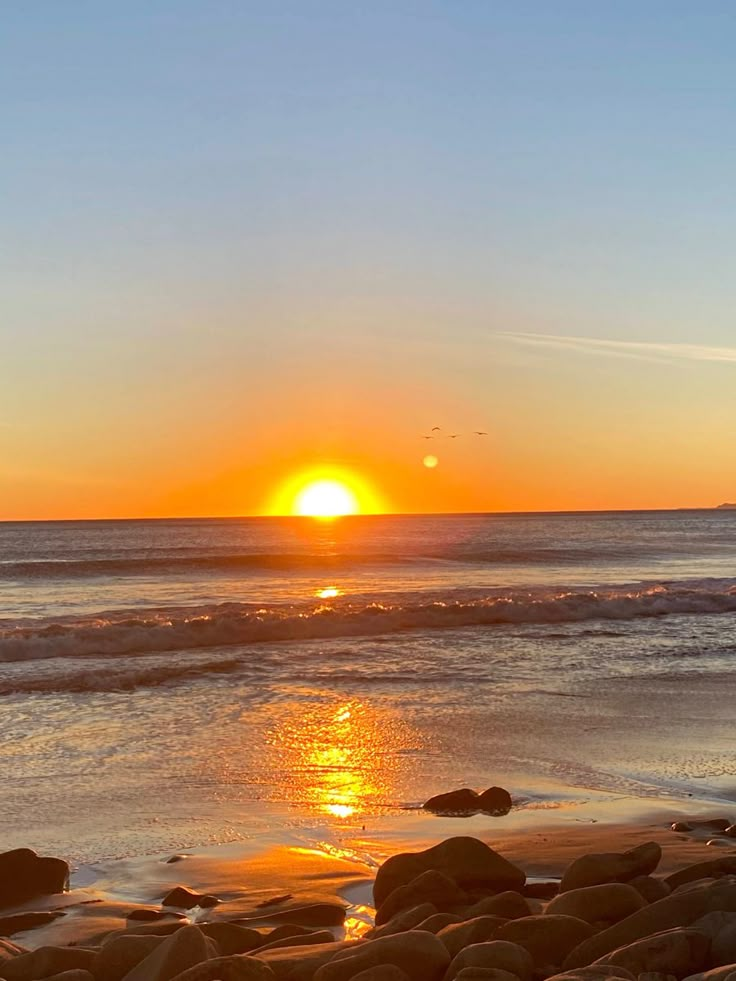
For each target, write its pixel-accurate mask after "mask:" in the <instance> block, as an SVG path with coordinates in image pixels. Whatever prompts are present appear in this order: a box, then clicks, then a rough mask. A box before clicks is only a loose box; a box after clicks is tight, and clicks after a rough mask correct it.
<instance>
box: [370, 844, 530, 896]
mask: <svg viewBox="0 0 736 981" xmlns="http://www.w3.org/2000/svg"><path fill="white" fill-rule="evenodd" d="M429 869H436V870H437V871H439V872H444V873H445V874H446V875H448V876H449V877H450V878H451V879H454V880H455V882H456V883H457V884H458V885H459V886H460V887H461V888H462V889H468V888H473V887H475V886H481V887H487V888H488V889H490V890H494V891H497V892H502V891H503V890H505V889H516V890H520V889H521V888H522V887H523V885H524V882H525V881H526V875H525V874H524V873H523V872H522V871H521V869H519V868H517V867H516V866H515V865H512V864H511V862H508V861H507V860H506V859H505V858H503V857H502V856H501V855H499V854H498V853H497V852H494V850H493V849H492V848H490V847H489V846H488V845H486V844H485V842H482V841H480V839H478V838H470V837H465V836H460V837H457V838H448V839H447V840H446V841H441V842H440V843H439V844H438V845H434V846H433V847H432V848H427V849H426V850H425V851H422V852H405V853H403V854H399V855H392V856H391V858H389V859H387V860H386V861H385V862H384V863H383V865H382V866H381V867H380V869H379V870H378V873H377V875H376V881H375V884H374V886H373V896H374V899H375V903H376V905H377V906H380V905H381V904H382V903H383V902H384V901H385V900H386V898H387V897H388V896H389V895H390V894H391V893H392V892H393V891H394V889H396V888H398V887H399V886H404V885H406V884H407V883H409V882H411V880H412V879H415V878H416V877H417V876H418V875H421V874H422V872H426V871H427V870H429Z"/></svg>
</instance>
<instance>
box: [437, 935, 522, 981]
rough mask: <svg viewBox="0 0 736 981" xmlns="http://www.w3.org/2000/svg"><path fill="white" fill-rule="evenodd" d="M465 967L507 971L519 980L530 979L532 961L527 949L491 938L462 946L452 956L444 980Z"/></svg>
mask: <svg viewBox="0 0 736 981" xmlns="http://www.w3.org/2000/svg"><path fill="white" fill-rule="evenodd" d="M466 967H483V968H493V969H494V970H500V971H507V972H508V973H510V974H511V975H515V976H516V977H517V978H519V979H520V981H531V977H532V974H533V973H534V961H533V960H532V957H531V954H530V953H529V951H527V950H525V949H524V948H523V947H519V945H518V944H510V943H506V942H504V941H502V940H491V941H490V942H489V943H481V944H471V945H470V946H468V947H463V949H462V950H460V951H458V953H457V954H456V955H455V957H453V959H452V962H451V963H450V966H449V968H448V969H447V974H446V975H445V979H446V981H450V979H452V978H454V977H456V976H457V975H458V974H459V973H460V971H461V970H462V969H463V968H466Z"/></svg>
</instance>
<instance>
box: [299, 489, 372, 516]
mask: <svg viewBox="0 0 736 981" xmlns="http://www.w3.org/2000/svg"><path fill="white" fill-rule="evenodd" d="M359 511H360V506H359V504H358V499H357V498H356V496H355V494H354V493H353V492H352V491H351V490H350V488H349V487H348V486H347V485H346V484H343V483H342V482H341V481H339V480H314V481H312V482H311V483H309V484H307V486H306V487H305V488H303V490H301V491H299V493H298V494H297V496H296V498H295V500H294V514H298V515H301V516H302V517H309V518H340V517H342V516H343V515H346V514H358V512H359Z"/></svg>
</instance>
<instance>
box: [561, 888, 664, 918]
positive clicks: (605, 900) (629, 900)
mask: <svg viewBox="0 0 736 981" xmlns="http://www.w3.org/2000/svg"><path fill="white" fill-rule="evenodd" d="M646 905H647V904H646V901H645V900H644V898H643V897H642V895H641V893H639V892H637V890H636V889H634V888H633V887H632V886H630V885H627V883H625V882H605V883H602V884H601V885H599V886H584V887H583V888H582V889H570V890H568V891H567V892H561V893H560V894H559V896H556V897H555V898H554V899H553V900H552V901H551V902H550V903H549V905H548V906H547V909H546V911H545V913H546V915H549V914H552V913H561V914H563V915H564V916H576V917H577V918H578V919H579V920H585V921H586V923H601V922H606V923H618V921H619V920H623V919H624V918H625V917H627V916H630V915H631V914H632V913H635V912H636V911H637V910H639V909H642V908H643V907H644V906H646Z"/></svg>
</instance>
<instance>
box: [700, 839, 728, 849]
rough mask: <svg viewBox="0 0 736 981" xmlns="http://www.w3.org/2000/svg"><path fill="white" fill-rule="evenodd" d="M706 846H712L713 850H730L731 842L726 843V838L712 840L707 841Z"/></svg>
mask: <svg viewBox="0 0 736 981" xmlns="http://www.w3.org/2000/svg"><path fill="white" fill-rule="evenodd" d="M706 845H710V847H711V848H730V847H731V842H730V841H726V839H725V838H710V839H709V840H708V841H706Z"/></svg>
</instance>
